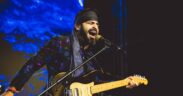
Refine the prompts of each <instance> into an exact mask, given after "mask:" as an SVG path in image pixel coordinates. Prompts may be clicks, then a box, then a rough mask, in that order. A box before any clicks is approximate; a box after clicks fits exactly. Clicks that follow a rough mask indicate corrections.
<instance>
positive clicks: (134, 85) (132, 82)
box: [126, 76, 139, 89]
mask: <svg viewBox="0 0 183 96" xmlns="http://www.w3.org/2000/svg"><path fill="white" fill-rule="evenodd" d="M127 79H128V80H129V82H128V85H127V86H126V88H129V89H131V88H133V87H137V86H139V83H138V82H135V81H134V80H133V78H132V76H130V77H127Z"/></svg>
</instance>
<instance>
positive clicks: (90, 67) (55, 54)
mask: <svg viewBox="0 0 183 96" xmlns="http://www.w3.org/2000/svg"><path fill="white" fill-rule="evenodd" d="M98 35H99V22H98V16H97V14H96V12H95V11H94V10H91V9H86V10H82V11H81V12H80V13H79V14H78V15H77V16H76V18H75V25H74V30H73V32H72V34H71V35H69V36H59V37H55V38H53V39H52V40H50V42H48V43H47V44H46V45H45V46H44V47H43V48H41V50H40V51H39V52H38V53H37V55H35V56H33V57H31V58H30V59H29V60H28V61H27V62H26V64H25V65H24V66H23V67H22V68H21V70H20V71H19V72H18V73H17V74H16V76H15V77H14V79H13V80H12V82H11V83H10V87H9V88H8V89H7V90H6V91H5V92H4V93H3V96H13V95H14V93H17V92H19V91H21V89H22V87H23V86H24V84H25V83H26V82H27V81H28V80H29V78H30V77H31V76H32V74H33V73H34V72H35V71H37V70H39V69H40V68H41V67H43V66H44V65H46V66H47V70H48V78H49V82H51V80H53V78H54V77H55V76H56V75H57V74H58V73H60V72H68V71H70V70H72V69H73V68H75V67H76V66H78V65H79V64H81V63H82V62H83V61H84V60H86V59H87V58H89V57H91V56H92V55H93V54H94V53H93V52H92V50H93V49H92V48H93V46H94V45H96V43H97V39H96V37H97V36H98ZM96 63H97V61H96V60H95V59H94V60H91V61H90V62H88V64H86V65H85V66H83V67H81V68H80V69H78V70H76V72H74V73H73V74H72V76H71V77H73V78H77V77H80V76H82V75H85V74H86V73H88V72H91V71H94V70H101V68H100V66H98V64H96ZM129 84H130V87H131V86H132V87H133V86H134V83H133V84H131V83H129ZM47 94H49V96H53V93H51V92H50V93H47Z"/></svg>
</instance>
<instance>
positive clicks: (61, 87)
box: [49, 70, 102, 96]
mask: <svg viewBox="0 0 183 96" xmlns="http://www.w3.org/2000/svg"><path fill="white" fill-rule="evenodd" d="M65 74H66V72H61V73H58V74H57V75H56V76H55V77H54V78H53V79H52V80H50V85H52V84H54V83H56V82H57V81H58V80H59V79H60V78H62V77H63V76H64V75H65ZM101 74H102V72H101V71H98V70H94V71H91V72H88V73H87V74H85V75H82V76H80V77H77V78H66V79H67V83H66V81H65V80H64V82H62V83H59V84H57V85H55V86H54V87H53V88H51V90H50V91H49V93H50V94H52V95H53V96H68V94H66V93H65V92H64V91H65V89H69V86H70V84H72V83H73V82H82V83H85V84H86V83H90V82H92V81H95V76H96V75H97V76H99V75H101ZM100 83H101V82H100ZM92 84H93V85H94V83H90V84H86V85H87V86H88V85H92ZM78 85H81V83H79V84H78V83H77V84H76V85H75V84H74V85H73V86H72V88H74V87H76V86H78ZM82 85H83V84H82ZM82 90H83V89H82ZM80 96H87V95H80ZM89 96H90V95H89ZM91 96H92V95H91Z"/></svg>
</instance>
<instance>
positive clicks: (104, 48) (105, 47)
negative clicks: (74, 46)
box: [38, 44, 110, 96]
mask: <svg viewBox="0 0 183 96" xmlns="http://www.w3.org/2000/svg"><path fill="white" fill-rule="evenodd" d="M109 47H110V46H109V45H107V44H105V46H104V47H103V48H102V49H101V50H99V51H98V52H97V53H95V54H94V55H93V56H91V57H90V58H88V59H87V60H85V61H84V62H83V63H82V64H80V65H79V66H77V67H76V68H74V69H73V70H71V71H70V72H68V73H67V74H65V75H64V76H63V77H62V78H60V79H59V80H58V81H57V82H55V83H54V84H52V85H51V86H49V87H48V88H47V89H46V90H44V91H43V92H42V93H40V94H39V95H38V96H42V95H43V94H45V93H46V92H47V91H48V90H50V89H51V88H52V87H54V86H55V85H57V84H58V83H60V82H61V81H63V80H64V79H65V78H66V77H68V76H69V75H71V74H72V73H73V72H75V71H76V70H77V69H79V68H81V67H82V66H83V65H85V64H87V62H89V61H90V60H92V59H93V58H94V57H96V56H97V55H98V54H100V53H102V52H103V51H104V50H106V49H107V48H109Z"/></svg>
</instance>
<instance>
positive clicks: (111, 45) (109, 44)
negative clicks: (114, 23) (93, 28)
mask: <svg viewBox="0 0 183 96" xmlns="http://www.w3.org/2000/svg"><path fill="white" fill-rule="evenodd" d="M100 40H101V41H104V43H105V45H107V46H108V47H114V48H115V49H117V50H121V47H119V46H117V45H115V44H114V43H112V42H111V41H109V40H108V39H105V38H104V37H103V36H101V35H97V36H96V41H100Z"/></svg>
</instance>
